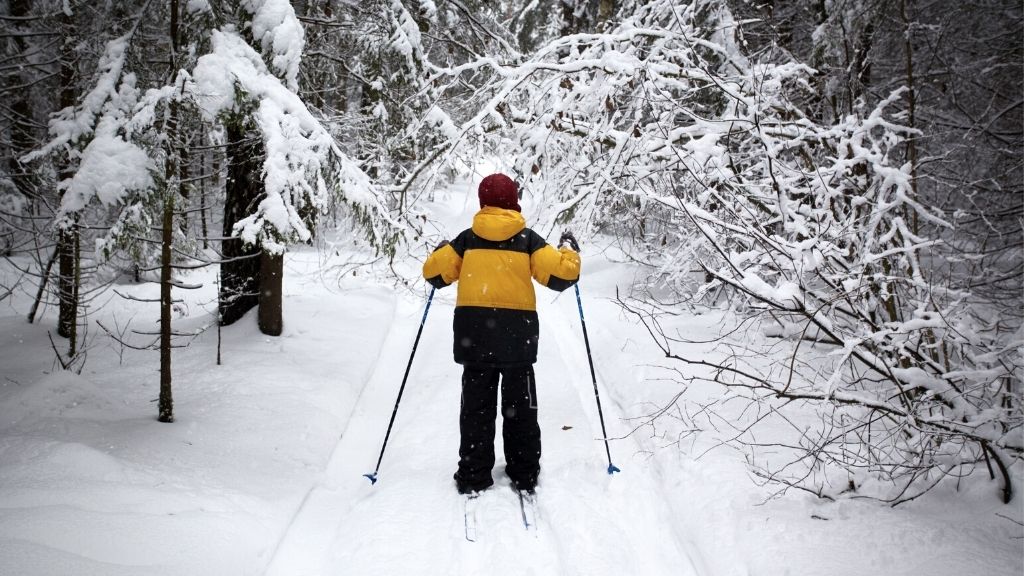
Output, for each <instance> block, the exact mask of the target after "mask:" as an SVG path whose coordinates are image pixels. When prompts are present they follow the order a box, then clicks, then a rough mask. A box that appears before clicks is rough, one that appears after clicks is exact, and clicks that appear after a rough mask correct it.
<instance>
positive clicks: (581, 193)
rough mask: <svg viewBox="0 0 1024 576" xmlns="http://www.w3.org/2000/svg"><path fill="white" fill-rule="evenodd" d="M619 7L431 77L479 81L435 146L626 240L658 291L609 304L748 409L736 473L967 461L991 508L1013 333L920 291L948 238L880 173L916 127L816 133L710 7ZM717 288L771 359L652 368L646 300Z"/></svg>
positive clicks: (824, 483) (1016, 415) (552, 208)
mask: <svg viewBox="0 0 1024 576" xmlns="http://www.w3.org/2000/svg"><path fill="white" fill-rule="evenodd" d="M621 14H622V15H623V16H624V17H623V19H622V21H621V22H620V23H619V24H618V25H616V26H614V27H612V28H610V29H609V30H608V31H607V32H604V33H580V34H574V35H569V36H563V37H560V38H558V39H556V40H553V41H552V42H550V43H548V44H547V45H545V46H543V47H541V48H539V49H538V50H537V51H536V52H535V53H534V54H533V55H532V56H530V57H529V58H528V59H526V61H524V62H522V63H512V64H507V65H505V64H501V63H498V62H495V61H494V60H493V59H486V58H482V59H478V60H476V61H472V62H469V63H466V64H463V65H460V66H457V67H451V68H448V69H444V68H442V67H438V68H437V70H439V71H440V72H443V73H447V74H450V75H458V74H462V73H465V72H466V71H467V70H480V71H482V70H488V71H491V72H493V74H494V75H495V76H496V77H497V78H498V79H500V81H499V82H496V83H494V85H493V86H490V87H487V88H486V89H484V90H483V94H482V95H481V96H483V97H481V96H478V99H479V101H480V102H482V104H481V105H480V106H479V108H478V109H477V112H476V113H475V114H474V115H473V116H472V117H471V118H469V119H468V120H467V121H465V122H464V123H463V124H462V125H461V126H460V127H459V129H458V132H457V133H456V134H454V135H453V137H452V139H451V141H452V142H455V143H456V144H460V145H469V146H472V145H474V140H475V139H476V138H478V137H481V136H483V137H487V135H488V134H492V135H493V136H491V137H489V139H490V140H491V141H492V142H494V143H495V144H494V145H495V146H499V147H501V149H503V150H508V151H509V153H510V155H512V157H513V158H514V161H513V162H511V164H512V166H514V171H515V173H516V175H517V176H518V177H519V179H520V180H521V182H522V183H523V184H524V187H525V188H526V189H527V190H528V191H529V193H530V194H531V195H532V200H533V201H534V205H535V206H541V207H543V212H546V213H547V214H548V216H547V219H546V220H543V221H542V222H541V224H540V226H539V227H540V228H543V229H551V228H553V227H555V226H556V225H557V224H558V223H559V222H572V223H573V224H574V225H575V226H577V227H584V228H586V229H588V230H591V231H598V230H603V231H606V232H609V233H612V234H615V235H619V236H625V237H629V239H628V240H626V241H624V246H625V247H626V248H627V250H628V251H629V254H630V255H631V257H633V258H635V259H636V260H637V261H639V262H642V263H645V264H647V265H649V266H651V267H652V270H653V271H654V274H652V278H653V279H654V282H652V285H651V286H650V290H651V294H652V296H653V295H654V294H655V293H658V292H662V291H663V290H664V289H665V288H668V289H669V290H671V291H672V293H673V295H670V296H658V297H657V298H654V297H652V298H650V299H647V300H646V301H645V300H641V301H630V302H627V303H625V305H626V306H627V307H628V308H630V309H632V310H634V311H636V312H637V313H638V314H640V315H641V317H642V318H643V319H644V320H645V321H646V322H649V323H650V326H651V328H652V334H653V335H654V336H655V340H656V342H657V343H658V344H659V345H660V346H661V347H662V348H663V350H664V352H665V354H666V355H667V356H669V357H672V358H674V359H676V360H679V361H683V362H686V363H688V364H690V365H691V369H689V370H687V371H684V372H683V374H684V376H685V379H705V380H707V381H710V382H715V383H718V384H721V385H723V386H725V387H726V388H727V390H728V392H727V394H726V396H725V399H724V400H723V402H725V401H733V400H735V399H736V398H742V399H743V401H746V402H749V403H750V404H751V406H753V407H754V408H755V409H754V411H755V413H757V414H759V415H760V416H761V417H759V418H756V419H755V420H754V422H753V424H750V425H749V426H748V425H747V424H741V425H739V426H740V428H739V430H738V431H737V434H736V435H735V438H734V441H735V443H737V444H740V445H743V446H744V447H745V448H746V449H747V450H748V454H749V455H750V457H751V462H752V464H753V465H754V467H755V470H756V471H757V472H758V474H760V475H762V476H763V477H765V478H767V479H768V480H770V481H772V482H776V483H780V484H782V485H783V486H797V487H800V488H803V489H807V490H810V491H812V492H814V493H815V494H819V495H821V496H822V497H830V498H835V497H837V496H838V494H839V493H841V492H843V491H847V490H849V489H850V487H851V485H852V486H853V487H854V489H861V488H863V493H865V494H869V495H871V496H875V497H879V498H882V499H884V500H886V501H890V502H894V503H895V502H902V501H905V500H907V499H909V498H913V497H916V496H917V495H919V494H920V493H922V492H924V491H927V490H928V489H930V488H931V487H932V486H934V485H935V484H936V483H938V482H940V481H942V479H944V478H947V477H960V476H964V475H968V474H970V473H972V472H973V471H975V470H976V469H977V468H978V467H979V466H981V467H983V468H984V467H986V465H987V469H988V470H989V471H990V472H991V473H992V474H993V476H996V475H998V476H1000V477H1001V480H1002V482H1003V497H1004V499H1007V500H1008V499H1009V498H1010V496H1011V494H1012V478H1011V476H1012V474H1011V472H1010V469H1011V468H1012V467H1013V465H1014V463H1015V462H1016V461H1017V460H1018V459H1019V457H1020V456H1021V455H1022V453H1024V441H1022V437H1021V434H1022V430H1021V425H1022V423H1024V412H1022V409H1021V403H1020V390H1021V370H1022V358H1021V347H1020V346H1021V333H1020V331H1019V325H1018V326H1016V327H1014V326H1010V327H1009V329H1007V327H1006V326H1005V325H1004V324H1001V319H1000V318H998V315H997V314H996V312H995V309H994V308H989V307H986V305H985V304H984V303H983V302H977V301H974V300H973V299H972V297H971V294H970V293H969V292H968V291H965V290H959V289H955V288H953V287H951V286H944V285H943V284H942V283H941V281H938V282H937V281H936V280H937V279H938V278H937V277H936V276H935V275H934V274H933V273H934V272H935V271H936V270H937V268H938V267H939V266H941V264H942V262H943V259H944V258H945V257H946V255H947V252H944V249H945V245H944V243H943V241H942V240H941V231H942V230H945V229H949V228H950V227H951V226H952V224H951V223H949V222H947V221H946V220H944V219H943V217H942V215H940V214H939V213H938V212H937V211H936V210H932V209H930V208H928V207H927V206H925V205H923V204H922V203H921V201H920V200H919V198H918V193H917V187H916V181H915V176H914V172H913V166H912V164H911V163H910V162H907V161H906V160H904V154H905V148H906V146H907V142H908V140H910V139H911V138H913V137H915V136H916V135H917V134H918V133H917V131H916V130H914V129H912V128H909V127H906V126H904V125H903V124H902V122H901V120H903V119H904V116H903V115H902V113H901V112H900V111H899V104H900V103H901V102H902V99H903V98H904V97H905V93H904V92H903V91H902V90H900V89H897V90H895V91H893V92H892V93H891V94H889V95H888V96H887V97H885V98H884V99H882V100H881V101H880V102H878V103H877V105H871V106H868V105H867V104H866V103H865V102H864V101H860V102H859V103H857V104H856V105H855V106H854V107H853V112H852V113H850V114H848V115H845V116H844V117H841V118H839V119H838V120H836V121H835V122H834V123H831V124H822V123H820V121H818V120H815V119H814V118H813V117H812V116H810V115H809V114H807V113H805V112H804V111H803V110H802V109H801V107H800V106H799V105H798V102H800V101H802V100H807V99H809V97H808V95H809V94H810V93H811V92H812V84H813V78H812V77H813V75H814V74H815V71H814V70H812V69H811V68H809V67H807V66H805V65H803V64H801V63H798V62H794V61H791V60H780V61H777V62H776V61H766V60H760V59H750V58H748V56H747V55H746V54H744V52H743V51H742V50H741V44H740V42H738V41H737V40H736V35H737V29H738V26H739V25H738V24H737V22H736V21H735V19H734V18H733V17H732V15H731V12H730V11H729V10H728V8H727V6H726V4H725V3H724V2H720V1H715V0H705V1H698V2H693V3H689V4H680V3H676V2H669V1H655V2H649V3H644V4H642V5H641V4H638V5H636V6H632V5H631V7H627V8H625V9H623V10H622V12H621ZM506 138H507V139H506ZM723 292H724V294H725V295H726V296H728V297H730V298H731V299H732V302H733V305H734V310H735V311H737V312H738V313H739V314H740V317H741V318H742V319H743V322H744V325H747V324H750V325H755V326H757V327H759V328H760V329H761V330H760V331H761V332H762V333H764V334H767V335H770V336H771V337H773V338H775V337H781V338H783V340H782V342H783V343H784V346H779V345H766V347H761V346H760V345H759V344H758V341H757V340H758V339H757V338H756V336H752V337H750V338H749V339H736V338H723V340H722V342H721V345H722V350H723V352H724V358H725V359H724V360H720V361H711V360H707V359H692V358H685V357H682V356H678V355H676V354H675V353H674V352H673V350H672V344H673V342H674V340H675V339H676V338H678V336H677V335H670V334H666V333H664V332H662V331H660V329H659V324H658V321H657V314H658V313H659V312H662V313H674V311H675V308H676V307H677V306H679V305H678V304H668V305H666V304H662V302H665V301H670V302H688V303H689V305H691V306H692V305H693V304H700V303H706V302H708V301H709V300H711V299H712V298H710V297H709V296H711V295H717V294H722V293H723ZM737 334H744V335H751V334H755V335H756V334H757V331H749V330H748V331H743V330H739V331H737ZM766 350H767V351H768V353H767V354H766ZM705 369H706V370H707V371H705ZM796 404H800V405H802V406H805V405H808V404H809V405H811V406H812V407H813V408H814V410H816V411H817V413H818V415H819V419H818V421H817V422H815V423H811V424H808V423H806V422H801V423H799V424H797V423H793V424H792V432H793V434H792V435H790V436H789V437H787V438H784V439H781V440H777V441H772V442H771V445H772V446H775V447H784V448H785V450H786V451H787V452H786V453H787V454H789V455H790V457H789V458H788V459H785V460H784V461H779V460H778V459H777V458H774V459H768V460H765V459H762V457H761V454H762V452H763V450H762V449H763V448H765V447H766V446H763V445H760V444H759V442H758V441H757V440H755V439H756V438H758V437H759V434H758V431H759V430H760V429H761V428H760V427H761V426H763V425H765V423H766V422H767V421H771V420H779V421H781V422H783V423H786V422H790V421H789V420H787V418H788V416H787V414H788V411H789V409H790V408H791V407H792V406H795V405H796ZM871 479H883V480H886V481H888V482H889V484H884V485H877V484H875V483H874V481H873V480H871Z"/></svg>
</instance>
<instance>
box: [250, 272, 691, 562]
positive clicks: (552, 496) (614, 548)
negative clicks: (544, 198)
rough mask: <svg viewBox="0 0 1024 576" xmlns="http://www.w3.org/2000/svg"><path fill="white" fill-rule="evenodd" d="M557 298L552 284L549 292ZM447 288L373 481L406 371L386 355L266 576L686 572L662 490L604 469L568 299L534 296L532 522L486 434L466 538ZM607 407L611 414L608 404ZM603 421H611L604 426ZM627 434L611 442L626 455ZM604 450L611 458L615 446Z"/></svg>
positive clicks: (401, 317)
mask: <svg viewBox="0 0 1024 576" xmlns="http://www.w3.org/2000/svg"><path fill="white" fill-rule="evenodd" d="M551 294H553V293H551ZM453 297H454V290H451V291H448V293H447V294H443V295H440V296H437V297H435V303H434V306H433V308H432V310H431V312H430V314H431V315H430V317H428V319H427V326H426V327H425V329H424V334H423V339H422V340H421V342H420V350H419V352H418V353H417V358H416V359H415V361H414V364H413V372H412V375H411V376H410V378H409V383H408V384H407V387H406V390H405V395H404V397H403V400H402V405H401V407H400V408H399V412H398V417H397V419H396V421H395V429H394V430H393V432H392V436H391V440H390V442H389V445H388V452H387V453H386V454H385V456H384V461H383V463H382V466H381V471H380V477H379V478H380V480H379V482H378V483H377V484H376V485H372V486H371V485H370V483H369V482H368V481H367V480H366V479H365V478H363V477H362V476H361V475H362V474H363V473H365V472H367V471H369V470H371V469H372V467H373V464H374V461H375V456H376V450H377V448H379V445H380V444H379V443H380V440H381V439H382V438H383V434H384V429H385V427H386V425H387V419H388V418H389V417H390V412H391V405H392V404H393V402H394V397H395V393H396V392H397V388H398V385H399V383H400V380H401V375H402V371H403V368H404V359H402V358H382V359H381V361H380V363H379V364H378V368H377V371H376V372H375V373H374V374H373V376H372V377H371V379H370V381H369V382H368V383H367V387H366V389H365V391H364V393H363V395H362V397H361V399H360V401H359V404H358V405H357V407H356V409H355V411H354V413H353V415H352V419H351V420H350V422H349V424H348V427H347V428H346V430H345V432H344V433H343V435H342V439H341V441H340V442H339V444H338V447H337V449H336V450H335V453H334V454H333V455H332V457H331V459H330V462H329V464H328V467H327V470H326V472H325V474H324V478H323V481H322V482H321V483H320V484H319V485H317V486H316V487H315V488H314V489H313V490H312V491H311V493H310V495H309V496H308V497H307V498H306V499H305V501H304V503H303V505H302V507H301V510H300V511H299V513H298V515H297V517H296V519H295V520H294V521H293V522H292V524H291V526H290V527H289V529H288V531H287V533H286V534H285V537H284V539H283V541H282V544H281V545H280V546H279V548H278V551H277V554H276V555H275V558H274V560H273V562H272V564H271V565H270V569H269V570H268V574H272V575H276V574H282V575H284V574H292V575H295V574H309V575H314V574H339V573H365V572H366V571H373V572H376V573H381V574H417V573H432V574H478V573H483V572H485V571H493V568H494V567H495V566H504V567H506V568H507V569H508V570H509V572H510V573H517V574H520V573H521V574H536V575H541V574H552V575H572V574H581V575H582V574H587V575H593V574H618V573H623V570H625V571H626V573H637V574H650V575H659V574H664V575H681V576H685V575H687V574H696V573H697V572H696V571H695V570H694V569H693V567H692V566H691V563H690V562H689V560H688V559H687V556H686V554H685V552H684V551H683V549H682V548H681V546H680V545H679V543H678V542H676V541H675V540H674V539H673V538H672V534H673V530H672V528H671V526H672V521H671V518H669V517H667V515H666V513H665V511H664V509H663V508H662V507H661V506H659V505H658V502H659V500H660V499H659V498H657V497H653V494H656V492H657V490H658V489H659V488H658V485H657V483H656V482H654V481H653V480H652V479H651V478H648V477H646V476H644V475H643V474H642V473H639V472H638V470H639V469H634V470H630V469H628V467H626V468H627V469H626V471H625V472H623V473H622V474H617V475H615V476H614V477H612V476H609V475H608V474H607V472H606V467H607V465H606V463H605V455H604V450H603V445H602V444H601V442H600V440H599V438H600V426H599V423H598V422H597V412H596V406H592V405H593V404H594V397H593V389H592V385H591V383H590V381H589V380H590V375H589V369H588V367H587V364H586V356H585V353H584V352H583V344H582V335H581V334H580V333H578V316H577V317H576V318H575V320H576V322H577V329H576V330H574V329H573V328H574V327H573V326H572V325H571V323H570V322H571V320H572V319H573V313H574V312H575V302H574V301H573V300H571V299H569V298H566V297H564V296H562V297H557V298H556V299H555V300H554V301H552V300H551V297H550V296H548V297H547V298H543V297H542V298H540V299H539V303H538V308H539V313H540V316H541V346H540V357H539V359H538V363H537V366H536V370H537V382H538V392H537V393H538V397H539V406H540V412H539V420H540V425H541V430H542V434H543V447H544V448H543V449H544V454H543V457H542V461H541V463H542V473H541V480H540V484H539V486H538V490H537V494H538V496H537V502H538V503H537V507H536V516H537V518H536V522H537V528H536V531H529V530H524V528H523V525H522V520H521V511H520V509H519V504H518V499H517V497H516V495H515V493H514V492H513V491H512V489H511V488H510V486H509V482H508V479H507V478H506V477H505V476H504V474H503V472H502V462H503V458H502V456H501V453H502V452H501V450H502V448H501V434H500V433H499V434H497V435H496V436H497V437H496V452H497V454H498V464H497V465H496V467H495V470H494V476H495V486H494V487H493V488H491V489H490V490H488V491H486V492H484V494H483V495H482V496H481V497H480V499H479V501H478V502H477V505H476V533H477V542H475V543H474V542H467V541H466V539H465V537H464V530H465V527H464V524H463V523H464V517H463V505H462V497H461V496H459V495H458V494H457V493H456V492H455V486H454V483H453V481H452V478H451V475H452V473H453V472H454V466H455V464H456V462H457V460H458V456H457V452H458V410H459V394H460V375H461V367H459V366H457V365H455V364H454V363H453V362H452V360H451V320H452V311H453V303H452V299H453ZM418 313H419V311H417V310H416V309H415V308H413V307H412V306H410V305H408V304H406V305H405V306H403V307H402V309H401V310H399V312H398V313H397V314H396V315H395V318H396V322H398V323H401V324H403V328H402V329H397V327H396V329H394V330H392V332H391V334H389V336H388V338H387V340H386V341H385V344H384V348H385V350H392V351H393V350H399V349H401V347H400V346H398V345H397V343H398V342H400V341H408V345H410V346H411V342H412V338H413V333H414V331H415V329H416V328H417V323H416V319H417V318H416V317H417V314H418ZM609 416H610V417H611V418H616V417H617V416H616V415H614V411H613V410H609ZM614 426H615V425H614V424H611V423H610V429H614ZM631 444H632V442H630V441H625V442H622V443H617V444H613V450H616V451H624V452H625V453H624V454H622V456H623V457H626V456H628V455H629V453H631V452H632V451H634V450H635V447H634V446H632V445H631ZM613 457H614V454H613Z"/></svg>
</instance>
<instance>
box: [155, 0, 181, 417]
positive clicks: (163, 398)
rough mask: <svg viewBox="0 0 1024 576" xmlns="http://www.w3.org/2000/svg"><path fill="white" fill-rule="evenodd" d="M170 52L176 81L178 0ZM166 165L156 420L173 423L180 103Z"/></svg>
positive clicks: (170, 112)
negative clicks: (173, 253)
mask: <svg viewBox="0 0 1024 576" xmlns="http://www.w3.org/2000/svg"><path fill="white" fill-rule="evenodd" d="M170 35H171V55H170V75H171V77H170V81H171V82H174V80H175V78H176V77H177V75H178V72H177V61H178V59H177V52H178V0H171V30H170ZM165 133H166V135H167V160H166V162H167V164H166V165H165V166H164V176H165V178H166V186H165V188H164V213H163V226H161V232H162V234H161V239H160V401H159V403H158V406H157V420H159V421H161V422H174V397H173V396H172V394H171V375H172V373H171V345H172V342H171V305H172V303H173V301H172V294H171V288H172V287H173V286H172V284H171V282H172V277H171V268H172V262H171V243H172V242H173V241H174V200H175V197H176V196H177V195H178V190H179V188H180V187H181V179H180V175H181V172H180V170H181V169H182V168H181V164H182V162H181V156H180V154H179V142H178V105H177V103H175V102H173V101H172V102H171V103H170V104H168V106H167V128H166V130H165Z"/></svg>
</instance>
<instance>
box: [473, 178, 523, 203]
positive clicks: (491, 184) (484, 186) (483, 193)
mask: <svg viewBox="0 0 1024 576" xmlns="http://www.w3.org/2000/svg"><path fill="white" fill-rule="evenodd" d="M478 195H479V197H480V207H481V208H483V207H484V206H494V207H495V208H504V209H506V210H515V211H516V212H521V211H522V210H520V208H519V185H518V184H516V183H515V181H513V180H512V179H511V178H509V177H508V176H505V175H504V174H491V175H490V176H488V177H486V178H484V179H483V180H481V181H480V188H479V191H478Z"/></svg>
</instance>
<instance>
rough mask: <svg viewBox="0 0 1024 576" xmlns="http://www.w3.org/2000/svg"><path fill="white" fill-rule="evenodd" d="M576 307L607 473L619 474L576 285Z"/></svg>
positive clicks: (578, 289)
mask: <svg viewBox="0 0 1024 576" xmlns="http://www.w3.org/2000/svg"><path fill="white" fill-rule="evenodd" d="M575 287H576V305H577V306H578V307H579V309H580V324H582V325H583V343H584V344H586V346H587V362H589V363H590V379H591V380H593V382H594V398H596V399H597V417H598V418H600V419H601V436H602V437H603V438H604V451H605V453H606V454H608V473H609V474H614V473H616V472H621V470H619V469H618V467H617V466H615V464H612V450H611V448H609V447H608V432H607V431H606V430H605V428H604V412H603V411H602V410H601V395H600V394H599V393H598V392H597V373H596V372H594V357H593V356H592V355H591V354H590V337H589V336H587V321H586V320H585V319H584V318H583V300H582V299H580V285H579V284H576V285H575Z"/></svg>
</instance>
